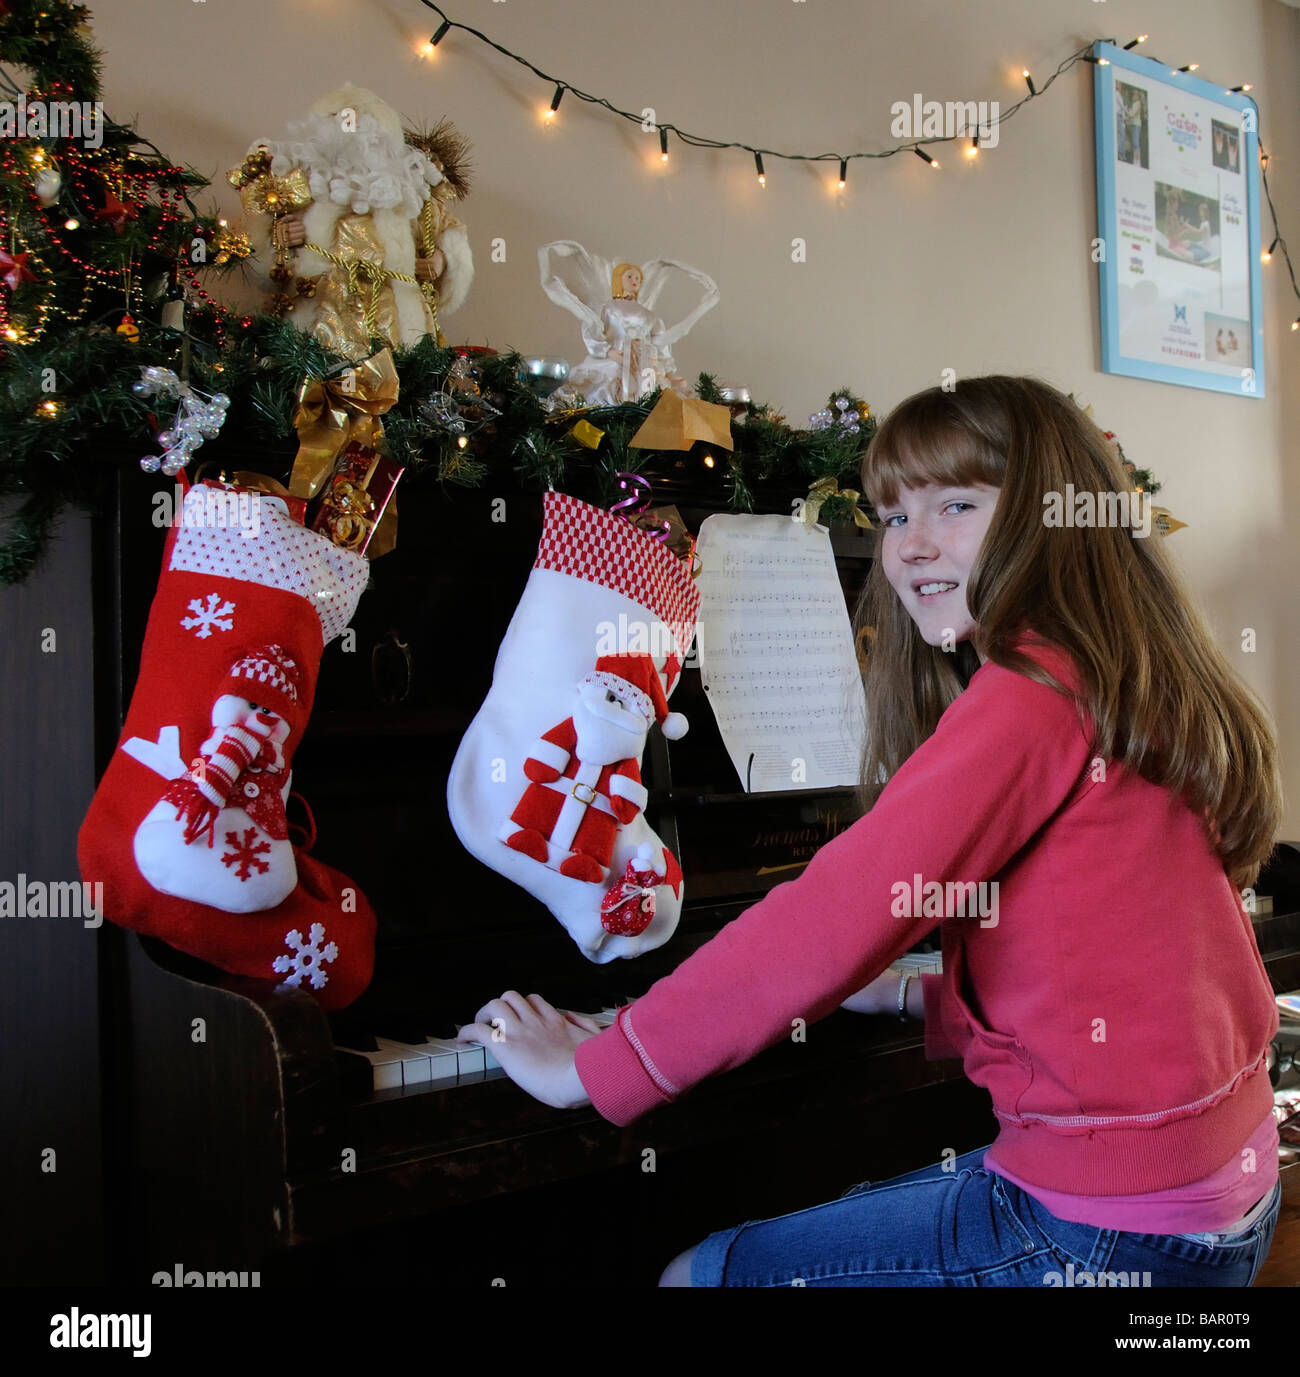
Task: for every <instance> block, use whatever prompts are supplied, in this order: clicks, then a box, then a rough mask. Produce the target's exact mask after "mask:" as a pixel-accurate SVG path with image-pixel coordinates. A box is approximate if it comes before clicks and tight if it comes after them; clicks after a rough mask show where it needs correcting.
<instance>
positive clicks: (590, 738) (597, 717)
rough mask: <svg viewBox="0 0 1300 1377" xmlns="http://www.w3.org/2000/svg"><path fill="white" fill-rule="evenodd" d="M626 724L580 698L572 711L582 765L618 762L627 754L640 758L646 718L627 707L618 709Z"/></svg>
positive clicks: (613, 763)
mask: <svg viewBox="0 0 1300 1377" xmlns="http://www.w3.org/2000/svg"><path fill="white" fill-rule="evenodd" d="M617 711H618V712H619V715H620V716H621V717H623V718H625V719H626V724H624V723H621V722H614V721H610V719H609V718H608V717H605V716H602V715H601V713H599V712H598V711H596V710H595V709H594V708H592V707H591V705H590V704H589V703H587V702H584V701H582V700H579V702H578V706H577V707H576V708H575V709H574V712H573V730H574V731H575V732H576V733H577V736H578V748H577V751H576V755H577V757H578V759H579V760H581V761H582V762H583V764H585V765H617V764H618V762H619V761H620V760H627V759H628V758H629V757H634V758H636V759H640V756H641V748H642V747H643V746H644V745H645V738H646V725H645V718H644V717H642V716H641V714H640V713H635V712H631V711H629V710H628V709H627V708H622V709H618V710H617Z"/></svg>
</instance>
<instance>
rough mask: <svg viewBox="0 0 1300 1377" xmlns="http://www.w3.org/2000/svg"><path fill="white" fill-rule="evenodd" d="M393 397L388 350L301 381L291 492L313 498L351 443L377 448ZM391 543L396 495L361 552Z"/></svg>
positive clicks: (381, 550)
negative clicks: (331, 373)
mask: <svg viewBox="0 0 1300 1377" xmlns="http://www.w3.org/2000/svg"><path fill="white" fill-rule="evenodd" d="M396 401H397V367H396V365H395V364H394V363H393V352H392V350H391V349H381V350H380V351H379V353H377V354H374V355H372V356H371V357H370V358H368V359H366V360H365V361H364V362H363V363H358V364H355V365H354V366H353V367H352V368H349V369H347V370H346V371H345V372H343V373H340V374H338V375H336V376H335V377H332V378H308V379H306V380H305V381H304V383H303V385H302V388H301V389H300V390H299V393H298V410H297V413H296V414H295V416H294V418H293V424H294V428H295V429H296V430H297V432H298V453H297V454H296V455H295V456H294V460H293V472H292V473H291V474H290V475H289V491H290V493H292V494H293V496H294V497H305V498H308V499H310V498H313V497H315V496H316V494H317V493H318V492H319V491H320V490H321V488H322V487H324V485H325V483H326V482H327V480H328V479H329V478H330V476H331V475H332V474H333V472H334V470H335V468H336V467H337V465H338V461H339V457H340V456H341V455H342V453H343V451H344V450H345V449H346V448H347V447H348V445H349V444H350V443H351V442H352V441H354V440H355V441H357V443H359V444H362V445H365V446H366V447H367V448H369V449H378V448H379V442H380V439H381V437H382V436H383V433H384V423H383V422H382V421H381V420H380V419H379V418H380V417H381V416H382V415H383V414H384V412H385V411H387V410H388V409H389V408H390V407H391V406H392V405H393V404H394V402H396ZM396 544H397V499H396V498H393V499H392V500H391V501H390V502H389V504H388V506H387V507H386V508H385V510H384V514H383V516H382V517H380V518H379V525H378V527H376V529H375V533H374V535H373V536H372V537H371V540H370V545H369V547H368V549H367V551H366V553H367V555H368V556H369V557H370V558H371V559H378V558H379V557H380V556H381V555H386V554H387V553H388V552H389V551H390V550H391V549H392V548H393V547H394V546H395V545H396Z"/></svg>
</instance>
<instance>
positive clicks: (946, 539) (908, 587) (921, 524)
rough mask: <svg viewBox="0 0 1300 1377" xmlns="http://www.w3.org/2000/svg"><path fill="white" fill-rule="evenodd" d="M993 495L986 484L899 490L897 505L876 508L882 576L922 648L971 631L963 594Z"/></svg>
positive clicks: (989, 515) (972, 622) (993, 502)
mask: <svg viewBox="0 0 1300 1377" xmlns="http://www.w3.org/2000/svg"><path fill="white" fill-rule="evenodd" d="M998 493H999V489H997V488H995V487H991V486H990V485H989V484H987V483H977V484H975V485H974V486H972V487H967V488H940V487H936V486H934V485H932V484H926V485H925V486H924V487H920V488H901V489H900V490H899V493H898V498H897V501H895V502H894V503H892V504H891V505H888V506H885V507H882V508H881V509H880V512H879V516H880V519H881V521H882V522H883V523H884V535H883V536H882V538H881V552H880V559H881V564H882V567H883V569H884V574H885V577H886V578H887V579H888V580H889V582H890V585H891V586H892V587H893V589H894V591H895V592H896V593H897V594H898V596H899V599H900V600H901V602H902V604H903V606H904V608H906V609H907V613H908V615H909V616H910V617H911V618H912V620H913V621H914V622H915V623H916V625H917V629H918V630H919V631H920V633H921V637H922V639H923V640H924V641H925V642H926V644H927V645H934V646H938V645H943V644H944V643H945V639H946V641H947V643H948V644H950V645H951V644H955V643H956V642H958V641H964V640H966V639H967V638H968V637H969V636H970V635H971V633H972V632H974V630H975V629H976V628H975V620H974V618H973V617H972V616H971V614H970V609H969V607H968V606H967V603H966V589H967V584H968V581H969V578H970V571H971V568H972V567H973V565H974V563H975V559H976V556H977V555H978V554H979V549H980V545H981V543H982V542H983V540H984V533H985V531H987V530H988V527H989V522H990V521H991V520H992V519H993V512H994V509H995V508H996V506H997V501H998Z"/></svg>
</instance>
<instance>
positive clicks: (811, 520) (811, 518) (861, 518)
mask: <svg viewBox="0 0 1300 1377" xmlns="http://www.w3.org/2000/svg"><path fill="white" fill-rule="evenodd" d="M861 496H862V494H861V493H859V492H857V491H855V490H854V489H853V488H845V489H844V490H843V491H841V490H840V486H839V484H838V482H836V480H835V479H834V478H819V479H818V480H817V481H816V482H815V483H814V484H813V485H812V487H811V488H809V489H808V496H807V497H806V498H805V499H804V504H803V523H804V525H805V526H815V525H816V524H817V517H818V515H819V514H820V513H821V509H822V503H823V502H825V501H826V499H827V498H828V497H842V498H844V499H845V501H847V502H848V503H849V505H850V506H851V507H852V515H853V520H854V521H855V522H856V523H857V524H858V525H859V526H860V527H861V528H862V529H863V530H865V531H869V530H870V529H871V522H870V521H868V520H867V514H866V513H865V512H864V511H863V510H862V509H861V508H860V507H859V506H858V499H859V498H860V497H861Z"/></svg>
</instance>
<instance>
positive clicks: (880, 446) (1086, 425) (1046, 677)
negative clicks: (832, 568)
mask: <svg viewBox="0 0 1300 1377" xmlns="http://www.w3.org/2000/svg"><path fill="white" fill-rule="evenodd" d="M925 483H935V484H940V485H943V486H952V487H968V486H970V485H972V484H975V483H988V484H991V485H993V486H995V487H998V488H1000V489H1001V493H1000V496H999V499H998V503H997V507H996V510H995V511H994V514H993V518H992V521H991V522H990V524H989V528H988V532H987V534H986V535H985V537H984V541H983V544H982V545H981V546H980V551H979V555H978V557H977V558H976V560H975V564H974V566H973V567H972V569H971V573H970V578H969V580H968V583H967V588H966V600H967V604H968V606H969V608H970V612H971V616H972V617H973V618H974V620H975V622H976V623H977V625H978V628H979V629H978V631H977V632H976V633H975V639H976V640H977V641H978V645H979V649H980V650H982V651H983V652H984V655H985V656H986V657H987V658H988V659H989V660H991V661H992V662H993V663H994V664H997V665H1001V666H1002V667H1003V668H1005V669H1009V670H1012V671H1014V672H1015V673H1018V674H1023V675H1026V676H1027V677H1028V678H1031V679H1033V680H1035V681H1037V682H1039V683H1042V684H1046V685H1048V686H1050V687H1052V688H1054V689H1057V690H1059V691H1060V692H1062V693H1066V692H1068V690H1067V689H1066V688H1065V687H1064V686H1063V685H1061V684H1059V683H1058V682H1057V681H1056V680H1055V679H1054V678H1053V677H1052V676H1051V675H1050V674H1048V673H1047V672H1046V671H1045V670H1043V669H1042V668H1041V667H1040V666H1038V665H1037V664H1036V663H1035V662H1033V661H1032V660H1030V659H1029V658H1028V657H1027V656H1024V655H1022V654H1019V653H1017V652H1016V651H1014V650H1013V649H1011V644H1012V641H1013V640H1014V639H1015V637H1016V636H1017V635H1018V634H1020V633H1021V632H1025V631H1028V632H1031V633H1035V634H1036V635H1037V636H1038V637H1039V638H1041V639H1042V640H1046V641H1049V642H1051V643H1053V644H1055V645H1057V646H1059V647H1061V649H1063V650H1064V651H1066V652H1067V653H1068V654H1069V655H1070V656H1071V658H1072V659H1073V661H1074V663H1075V665H1076V666H1077V667H1078V670H1079V674H1080V677H1081V681H1082V687H1083V693H1082V697H1081V698H1080V699H1078V700H1076V701H1077V702H1078V706H1079V708H1080V711H1081V713H1082V714H1086V716H1085V718H1084V720H1085V721H1088V720H1089V719H1090V721H1091V723H1092V741H1093V749H1094V752H1095V754H1097V755H1099V756H1101V757H1102V758H1103V759H1105V760H1114V761H1121V762H1123V763H1124V764H1125V765H1126V766H1128V767H1129V768H1130V769H1132V770H1133V771H1135V772H1136V773H1137V774H1139V775H1141V776H1142V777H1143V778H1144V779H1148V780H1150V781H1151V782H1153V783H1155V784H1160V785H1165V786H1167V787H1168V788H1170V789H1172V790H1173V791H1174V792H1175V793H1177V794H1179V795H1181V796H1182V797H1183V798H1184V800H1185V801H1186V802H1187V804H1188V806H1189V807H1190V808H1192V810H1193V811H1194V812H1196V813H1197V814H1198V815H1199V816H1201V817H1202V818H1204V819H1205V820H1206V826H1207V833H1208V836H1209V839H1210V842H1211V844H1212V845H1213V847H1214V849H1215V852H1216V854H1217V855H1218V856H1219V857H1220V858H1221V859H1222V861H1223V866H1224V869H1225V871H1226V872H1227V874H1228V876H1229V878H1230V879H1231V880H1232V882H1233V884H1234V885H1236V886H1237V887H1238V888H1245V887H1246V886H1249V885H1253V884H1254V882H1255V879H1256V877H1257V875H1258V872H1259V867H1260V864H1261V863H1262V862H1263V861H1264V859H1265V858H1266V857H1267V856H1268V854H1269V852H1270V851H1271V850H1272V848H1273V842H1274V838H1275V836H1276V833H1277V829H1278V827H1279V825H1280V821H1281V813H1282V797H1281V795H1282V790H1281V781H1280V777H1279V774H1278V767H1277V743H1276V739H1275V736H1274V732H1273V727H1272V724H1271V723H1270V721H1269V718H1268V715H1267V713H1266V711H1265V709H1264V708H1263V707H1262V705H1261V704H1260V703H1259V701H1258V700H1257V699H1256V698H1255V696H1254V695H1253V694H1252V693H1251V691H1250V690H1249V689H1248V688H1247V686H1246V685H1245V684H1244V683H1243V682H1242V680H1241V679H1240V678H1239V677H1238V675H1237V674H1236V672H1235V671H1234V670H1233V669H1232V667H1231V666H1230V665H1229V663H1228V661H1227V659H1226V657H1225V656H1224V654H1223V652H1222V651H1221V650H1220V649H1219V648H1218V646H1217V645H1216V644H1215V642H1214V639H1213V637H1212V635H1211V633H1210V631H1209V628H1208V626H1207V625H1206V623H1205V621H1204V619H1203V618H1202V616H1201V614H1200V612H1199V611H1198V610H1197V608H1196V606H1195V605H1194V603H1193V602H1192V599H1191V596H1190V594H1189V593H1188V592H1187V590H1186V589H1185V588H1184V586H1183V583H1182V579H1181V577H1180V576H1179V574H1178V573H1177V571H1176V569H1175V567H1174V565H1173V562H1172V560H1171V558H1170V556H1169V554H1168V552H1167V551H1166V550H1165V546H1164V539H1163V538H1162V537H1161V536H1160V535H1159V534H1158V533H1157V532H1156V531H1155V529H1154V527H1153V528H1152V530H1151V534H1150V535H1149V536H1147V537H1145V538H1142V537H1138V536H1135V535H1134V534H1132V531H1131V529H1129V528H1126V527H1123V526H1101V527H1078V526H1048V525H1046V524H1045V522H1044V511H1045V506H1044V495H1045V494H1049V493H1059V494H1062V496H1063V497H1064V494H1065V493H1066V484H1067V483H1069V484H1073V486H1074V490H1075V491H1076V492H1091V493H1100V492H1120V493H1124V494H1126V495H1127V494H1128V493H1129V492H1131V490H1132V484H1131V483H1130V481H1129V480H1128V478H1127V476H1126V475H1125V472H1124V469H1123V467H1122V465H1121V463H1120V461H1119V459H1118V458H1117V456H1116V455H1115V453H1114V452H1113V450H1112V449H1111V447H1110V445H1109V444H1108V443H1107V441H1106V439H1105V437H1104V436H1103V435H1102V433H1101V431H1100V430H1099V429H1098V427H1097V426H1096V425H1094V424H1093V422H1092V421H1090V420H1089V419H1088V417H1087V416H1085V415H1084V414H1083V412H1082V411H1081V410H1080V409H1079V407H1077V406H1076V405H1075V404H1074V402H1073V401H1072V400H1071V399H1070V398H1068V397H1066V396H1064V395H1063V394H1062V393H1060V392H1058V391H1057V390H1056V389H1055V388H1054V387H1051V386H1049V385H1048V384H1047V383H1044V382H1041V381H1040V380H1039V379H1037V378H1029V377H1023V378H1016V377H1004V376H991V377H984V378H971V379H968V380H966V381H964V382H959V383H958V384H957V385H956V389H955V390H954V391H948V392H945V391H943V390H942V389H941V388H938V387H934V388H929V389H928V390H926V391H924V392H918V393H916V394H915V395H914V396H911V397H909V398H907V400H906V401H904V402H902V403H900V404H899V405H898V406H897V407H896V408H895V409H894V410H893V411H892V412H891V413H890V415H889V416H888V417H887V418H886V420H885V421H884V422H883V424H882V425H881V426H880V428H879V429H878V430H877V432H876V434H875V436H874V437H873V438H872V441H871V444H870V446H869V447H868V449H867V452H866V454H865V456H864V457H863V460H862V491H863V493H864V494H865V495H866V497H867V500H868V501H869V502H870V503H871V504H872V505H873V506H875V507H880V506H887V505H890V504H892V503H894V502H896V501H897V499H898V491H899V488H900V487H905V488H915V487H919V486H921V485H922V484H925ZM1126 500H1127V498H1126ZM867 628H870V629H871V631H872V633H873V635H872V641H871V649H870V654H869V657H868V666H867V674H866V694H867V749H866V753H865V755H864V758H863V763H862V775H861V779H860V782H859V803H860V805H861V806H862V808H863V809H864V811H865V810H866V809H869V808H870V807H871V806H872V804H874V803H875V801H876V799H877V798H878V797H879V795H880V792H881V790H882V789H883V788H884V786H885V783H886V782H887V781H888V780H889V779H890V778H891V777H892V776H893V774H894V772H895V771H896V770H897V769H898V768H899V766H900V765H901V764H902V763H903V762H904V761H905V760H906V759H907V757H908V756H909V755H911V754H912V752H913V751H914V750H916V748H917V747H918V746H920V745H921V743H922V742H923V741H925V740H926V739H927V738H928V737H929V736H930V735H931V733H932V732H933V731H934V729H935V727H936V726H937V725H938V721H939V718H940V716H941V715H942V713H943V712H944V710H945V709H946V708H947V707H948V705H949V704H950V703H952V701H953V700H954V699H955V698H956V697H957V695H958V694H959V693H960V692H961V691H962V690H963V688H964V687H965V686H966V684H967V683H968V682H969V680H970V677H971V675H972V674H973V673H974V672H975V670H976V669H978V668H979V656H978V654H977V652H976V648H975V645H974V644H972V643H971V642H969V641H967V642H961V643H959V644H958V645H957V647H956V649H955V650H949V651H944V650H943V649H941V648H939V647H934V646H930V645H927V644H926V642H925V641H923V640H922V639H921V636H920V633H919V632H918V630H917V628H916V624H915V622H913V620H912V618H911V617H910V616H909V615H908V613H907V612H906V610H905V609H904V607H903V605H902V603H901V602H900V600H899V598H898V595H897V594H896V593H895V592H894V590H893V588H892V587H891V586H890V584H889V582H888V581H887V580H886V578H885V576H884V572H883V569H882V567H881V561H880V560H879V559H877V560H875V561H874V563H873V564H872V568H871V572H870V574H869V575H868V578H867V583H866V586H865V588H864V589H863V593H862V597H861V599H860V601H859V603H858V607H857V610H856V612H855V615H854V632H855V635H861V633H862V632H863V631H864V630H866V629H867Z"/></svg>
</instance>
